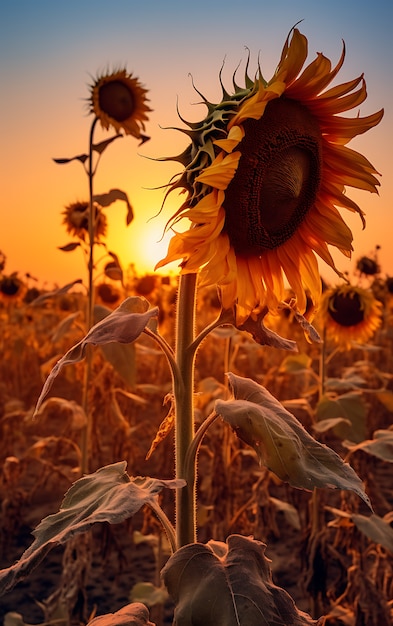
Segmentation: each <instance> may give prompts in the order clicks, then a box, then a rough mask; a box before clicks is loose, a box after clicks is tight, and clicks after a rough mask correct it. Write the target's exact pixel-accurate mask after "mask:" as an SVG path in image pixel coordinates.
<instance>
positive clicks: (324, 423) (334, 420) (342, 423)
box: [313, 417, 352, 439]
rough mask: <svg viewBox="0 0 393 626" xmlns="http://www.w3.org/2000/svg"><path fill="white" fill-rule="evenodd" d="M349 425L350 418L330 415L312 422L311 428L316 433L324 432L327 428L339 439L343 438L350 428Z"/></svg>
mask: <svg viewBox="0 0 393 626" xmlns="http://www.w3.org/2000/svg"><path fill="white" fill-rule="evenodd" d="M351 426H352V424H351V422H350V420H347V419H345V417H331V418H329V419H326V420H321V421H320V422H316V423H315V424H313V430H314V431H315V432H316V433H326V432H327V431H328V430H333V431H334V432H335V434H336V435H338V436H339V437H340V438H341V439H345V437H347V436H348V433H349V432H350V430H351Z"/></svg>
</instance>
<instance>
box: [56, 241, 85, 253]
mask: <svg viewBox="0 0 393 626" xmlns="http://www.w3.org/2000/svg"><path fill="white" fill-rule="evenodd" d="M80 245H81V244H80V243H79V241H71V243H66V244H65V246H59V250H61V251H62V252H72V251H73V250H76V248H79V247H80Z"/></svg>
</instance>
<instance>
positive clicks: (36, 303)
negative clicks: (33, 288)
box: [30, 278, 82, 306]
mask: <svg viewBox="0 0 393 626" xmlns="http://www.w3.org/2000/svg"><path fill="white" fill-rule="evenodd" d="M81 284H82V279H81V278H78V279H77V280H73V281H72V283H67V284H66V285H64V286H63V287H60V288H59V289H55V290H54V291H47V292H46V293H42V294H41V295H39V296H38V297H37V298H34V300H32V301H31V302H30V306H39V305H40V304H42V303H43V302H45V300H48V299H49V298H53V297H56V296H61V295H63V294H64V293H68V291H70V289H72V287H74V285H81Z"/></svg>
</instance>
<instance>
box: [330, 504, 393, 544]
mask: <svg viewBox="0 0 393 626" xmlns="http://www.w3.org/2000/svg"><path fill="white" fill-rule="evenodd" d="M326 509H327V510H328V511H330V512H331V513H333V515H335V519H333V520H332V521H330V522H329V523H328V526H331V527H333V528H340V527H341V528H352V527H353V524H355V525H356V527H357V528H358V529H359V530H360V531H361V532H362V533H363V534H364V535H366V537H368V538H369V539H371V541H374V542H375V543H378V544H380V545H381V546H383V547H384V548H386V549H387V550H389V551H390V552H392V553H393V528H392V527H391V525H390V524H391V522H392V520H393V513H392V511H390V513H388V514H387V515H385V516H384V517H379V515H375V513H373V514H372V515H369V516H367V515H360V514H358V513H349V512H348V511H342V510H341V509H336V508H335V507H329V506H327V507H326Z"/></svg>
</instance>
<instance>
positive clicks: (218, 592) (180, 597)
mask: <svg viewBox="0 0 393 626" xmlns="http://www.w3.org/2000/svg"><path fill="white" fill-rule="evenodd" d="M265 549H266V545H265V544H263V543H262V542H260V541H255V540H253V539H250V538H248V537H242V536H241V535H231V536H230V537H228V539H227V543H226V544H224V543H222V542H217V541H209V543H208V544H206V545H204V544H202V543H195V544H189V545H187V546H184V547H183V548H180V549H179V550H177V552H175V553H174V554H173V555H172V556H171V558H170V559H169V561H168V562H167V563H166V565H165V567H164V568H163V570H162V572H161V574H162V577H163V579H164V582H165V585H166V587H167V589H168V591H169V593H170V595H171V597H172V599H173V600H174V602H175V605H176V606H175V620H174V623H175V624H176V626H197V625H202V624H203V626H239V624H247V626H261V625H262V624H263V625H264V626H288V625H289V624H292V625H293V626H311V625H312V624H316V621H314V620H313V619H312V618H311V617H310V616H309V615H308V614H307V613H304V612H303V611H300V610H299V609H298V608H297V607H296V605H295V603H294V601H293V600H292V598H291V596H290V595H289V594H288V593H287V592H286V591H285V590H284V589H281V588H280V587H277V586H276V585H275V584H274V583H273V581H272V575H271V570H270V566H269V561H268V559H267V558H266V556H265Z"/></svg>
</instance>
